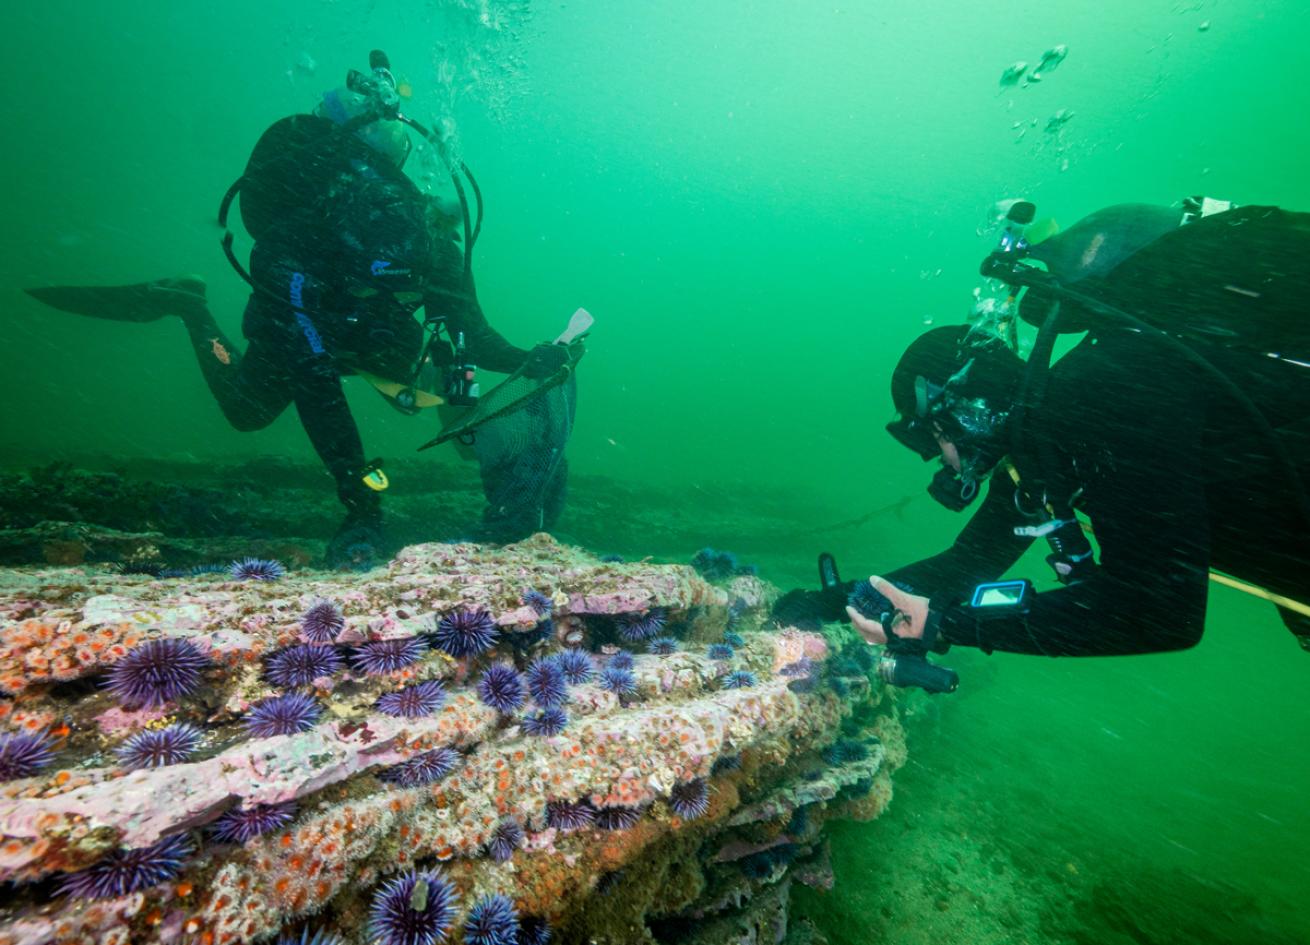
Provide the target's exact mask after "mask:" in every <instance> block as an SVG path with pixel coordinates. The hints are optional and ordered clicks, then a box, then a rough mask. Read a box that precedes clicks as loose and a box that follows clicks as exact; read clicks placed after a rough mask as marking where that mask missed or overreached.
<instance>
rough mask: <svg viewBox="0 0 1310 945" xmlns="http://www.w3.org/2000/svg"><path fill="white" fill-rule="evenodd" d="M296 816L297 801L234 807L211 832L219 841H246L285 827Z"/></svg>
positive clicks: (211, 827)
mask: <svg viewBox="0 0 1310 945" xmlns="http://www.w3.org/2000/svg"><path fill="white" fill-rule="evenodd" d="M295 816H296V802H295V801H286V802H284V803H282V804H256V805H255V806H254V807H234V808H233V809H232V810H230V811H228V812H227V813H226V814H224V815H223V816H222V817H220V818H218V820H216V821H214V823H213V824H212V825H211V826H210V828H209V832H210V834H211V835H212V836H213V838H214V839H215V840H217V841H218V842H219V843H245V842H246V841H248V840H253V839H255V837H258V836H259V835H260V834H265V833H268V832H269V831H270V830H277V829H278V828H279V827H285V826H286V825H287V824H289V823H291V821H292V820H293V819H294V818H295Z"/></svg>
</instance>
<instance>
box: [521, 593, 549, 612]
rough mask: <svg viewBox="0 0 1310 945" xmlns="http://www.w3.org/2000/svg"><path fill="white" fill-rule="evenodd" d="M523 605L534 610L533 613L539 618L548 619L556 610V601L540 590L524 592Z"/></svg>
mask: <svg viewBox="0 0 1310 945" xmlns="http://www.w3.org/2000/svg"><path fill="white" fill-rule="evenodd" d="M522 599H523V603H524V604H525V605H526V606H528V607H531V608H532V612H533V613H534V614H536V615H537V616H538V617H548V616H550V614H551V612H552V611H554V609H555V601H553V600H552V599H551V598H550V595H548V594H543V593H541V591H538V590H531V589H529V590H526V591H524V592H523V598H522Z"/></svg>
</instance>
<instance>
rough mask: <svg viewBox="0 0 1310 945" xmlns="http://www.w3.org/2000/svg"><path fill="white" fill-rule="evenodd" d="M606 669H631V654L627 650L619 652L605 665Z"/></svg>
mask: <svg viewBox="0 0 1310 945" xmlns="http://www.w3.org/2000/svg"><path fill="white" fill-rule="evenodd" d="M605 668H606V669H632V654H631V653H629V652H628V651H627V650H619V652H617V653H615V654H614V655H613V656H611V657H610V658H609V660H607V661H606V663H605Z"/></svg>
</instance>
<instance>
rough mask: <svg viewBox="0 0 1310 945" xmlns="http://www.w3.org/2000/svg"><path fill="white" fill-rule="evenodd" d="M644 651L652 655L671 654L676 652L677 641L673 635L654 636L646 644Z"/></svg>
mask: <svg viewBox="0 0 1310 945" xmlns="http://www.w3.org/2000/svg"><path fill="white" fill-rule="evenodd" d="M646 652H648V653H650V654H651V655H653V656H672V655H673V654H674V653H676V652H678V641H677V640H675V639H673V637H656V638H655V639H654V640H651V641H650V643H648V644H646Z"/></svg>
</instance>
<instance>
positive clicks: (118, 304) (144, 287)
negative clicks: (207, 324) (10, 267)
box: [24, 276, 209, 322]
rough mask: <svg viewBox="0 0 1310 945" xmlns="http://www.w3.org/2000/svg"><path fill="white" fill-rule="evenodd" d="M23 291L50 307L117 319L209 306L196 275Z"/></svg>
mask: <svg viewBox="0 0 1310 945" xmlns="http://www.w3.org/2000/svg"><path fill="white" fill-rule="evenodd" d="M24 291H25V292H26V293H27V294H28V295H30V296H32V298H34V299H37V300H38V301H40V302H44V303H45V304H46V305H49V306H50V307H51V308H57V309H59V310H60V311H63V312H72V313H73V314H74V315H88V316H90V317H92V318H104V319H108V320H110V321H116V322H153V321H156V320H158V319H160V318H164V317H165V316H167V315H178V316H180V317H182V318H186V317H188V316H191V315H199V314H203V313H206V312H208V310H209V309H208V303H207V301H206V299H205V280H204V279H201V278H200V277H199V276H182V277H180V278H177V279H158V280H156V281H154V282H140V283H137V284H136V285H105V286H73V285H57V286H46V287H43V288H39V289H25V290H24Z"/></svg>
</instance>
